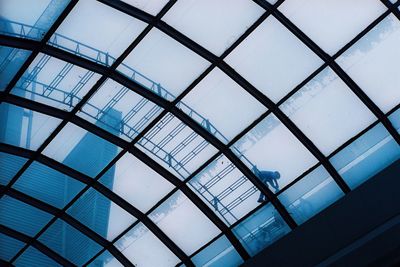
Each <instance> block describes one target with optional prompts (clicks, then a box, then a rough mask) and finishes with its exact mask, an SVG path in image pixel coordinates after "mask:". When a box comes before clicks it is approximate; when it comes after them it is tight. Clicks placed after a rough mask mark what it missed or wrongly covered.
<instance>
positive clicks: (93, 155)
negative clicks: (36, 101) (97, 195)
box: [43, 123, 119, 177]
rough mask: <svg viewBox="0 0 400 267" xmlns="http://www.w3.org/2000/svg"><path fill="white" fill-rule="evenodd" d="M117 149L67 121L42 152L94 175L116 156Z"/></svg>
mask: <svg viewBox="0 0 400 267" xmlns="http://www.w3.org/2000/svg"><path fill="white" fill-rule="evenodd" d="M118 151H119V148H118V147H117V146H116V145H114V144H112V143H110V142H108V141H106V140H104V139H103V138H100V137H98V136H97V135H94V134H92V133H90V132H88V131H86V130H83V129H82V128H80V127H78V126H75V125H74V124H72V123H68V124H67V125H66V126H65V127H64V128H63V129H62V130H61V132H60V133H59V134H58V135H57V136H56V137H55V138H54V139H53V141H52V142H51V143H50V144H49V145H48V146H47V147H46V149H45V150H44V151H43V154H45V155H46V156H49V157H51V158H53V159H55V160H57V161H59V162H62V163H63V164H65V165H67V166H69V167H71V168H74V169H76V170H77V171H80V172H82V173H84V174H86V175H89V176H92V177H94V176H96V175H97V174H98V173H99V172H100V171H101V170H102V169H103V168H104V167H105V166H106V165H107V164H108V163H109V162H110V161H111V160H112V159H113V158H114V157H115V156H117V153H118Z"/></svg>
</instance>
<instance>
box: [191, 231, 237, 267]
mask: <svg viewBox="0 0 400 267" xmlns="http://www.w3.org/2000/svg"><path fill="white" fill-rule="evenodd" d="M192 261H193V263H194V264H195V265H196V266H209V267H218V266H224V267H235V266H239V265H240V264H241V263H243V260H242V258H241V257H240V255H239V254H238V253H237V251H236V250H235V248H234V247H233V246H232V244H231V243H230V242H229V240H228V239H227V238H226V237H225V236H222V237H220V238H218V239H217V240H216V241H214V242H213V243H211V244H210V245H209V246H208V247H206V248H205V249H203V250H202V251H200V252H199V253H198V254H196V255H195V256H194V257H192Z"/></svg>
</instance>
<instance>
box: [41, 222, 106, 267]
mask: <svg viewBox="0 0 400 267" xmlns="http://www.w3.org/2000/svg"><path fill="white" fill-rule="evenodd" d="M38 240H39V241H40V242H42V243H43V244H44V245H46V246H47V247H49V248H50V249H52V250H54V251H55V252H57V253H58V254H60V255H61V256H63V257H64V258H66V259H67V260H69V261H71V262H72V263H73V264H76V265H78V266H82V265H83V264H84V263H86V262H87V261H88V260H90V259H91V258H92V257H93V256H94V255H96V254H97V253H98V252H99V251H100V249H101V246H100V245H99V244H97V243H96V242H94V241H93V240H92V239H90V238H89V237H87V236H86V235H84V234H82V233H81V232H80V231H78V230H77V229H75V228H74V227H72V226H71V225H69V224H68V223H66V222H64V221H62V220H60V219H57V220H56V221H55V222H54V223H53V224H52V225H51V226H50V227H49V228H48V229H47V230H46V231H45V232H44V233H43V234H41V235H40V236H39V239H38Z"/></svg>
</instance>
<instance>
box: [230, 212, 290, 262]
mask: <svg viewBox="0 0 400 267" xmlns="http://www.w3.org/2000/svg"><path fill="white" fill-rule="evenodd" d="M233 232H234V234H235V235H236V236H237V237H238V238H239V240H240V242H242V244H243V246H244V247H245V248H246V250H247V251H248V252H249V254H250V255H252V256H254V255H255V254H256V253H257V252H259V251H260V250H262V249H263V248H265V247H267V246H269V245H270V244H272V243H273V242H275V241H276V240H278V239H279V238H281V237H282V236H284V235H286V234H287V233H288V232H290V228H289V226H287V224H286V223H285V222H284V220H283V219H282V217H281V216H280V214H279V213H278V212H277V211H276V210H275V208H274V207H273V206H272V205H271V204H267V205H266V206H264V207H263V208H261V209H260V210H259V211H257V212H256V213H254V214H253V215H252V216H251V217H249V218H247V219H246V220H244V221H243V222H241V223H240V224H239V225H238V226H236V227H235V228H234V229H233Z"/></svg>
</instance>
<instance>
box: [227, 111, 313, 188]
mask: <svg viewBox="0 0 400 267" xmlns="http://www.w3.org/2000/svg"><path fill="white" fill-rule="evenodd" d="M231 149H232V151H233V152H234V153H235V154H236V155H237V156H238V157H239V158H240V159H241V160H242V161H243V163H245V164H246V165H247V166H248V167H249V168H250V169H252V170H253V172H254V173H255V174H256V176H258V178H260V179H261V180H262V181H263V182H264V183H266V185H267V186H268V187H269V189H270V190H271V191H273V192H275V193H277V192H278V191H279V190H280V189H282V188H283V187H285V186H286V185H287V184H289V183H290V182H291V181H293V180H294V179H295V178H297V177H298V176H300V175H301V174H302V173H303V172H304V171H306V170H307V169H309V168H310V167H311V166H313V165H314V164H315V163H316V162H317V160H316V159H315V158H314V156H313V155H312V154H311V153H310V152H309V151H308V150H307V149H306V148H305V147H304V146H303V145H302V144H301V143H300V141H299V140H297V139H296V138H295V137H294V136H293V134H292V133H291V132H290V131H289V130H288V129H287V128H286V127H285V126H284V125H283V124H282V123H281V122H280V121H279V120H278V118H276V117H275V116H274V115H269V116H268V117H266V118H265V119H264V120H262V121H261V122H260V123H259V124H258V125H257V126H255V127H254V128H253V129H252V130H250V131H249V132H248V133H247V134H246V135H245V136H243V137H242V138H241V139H240V140H239V141H237V142H236V143H235V144H234V146H233V147H232V148H231ZM275 172H278V173H275ZM278 174H279V175H278Z"/></svg>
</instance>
